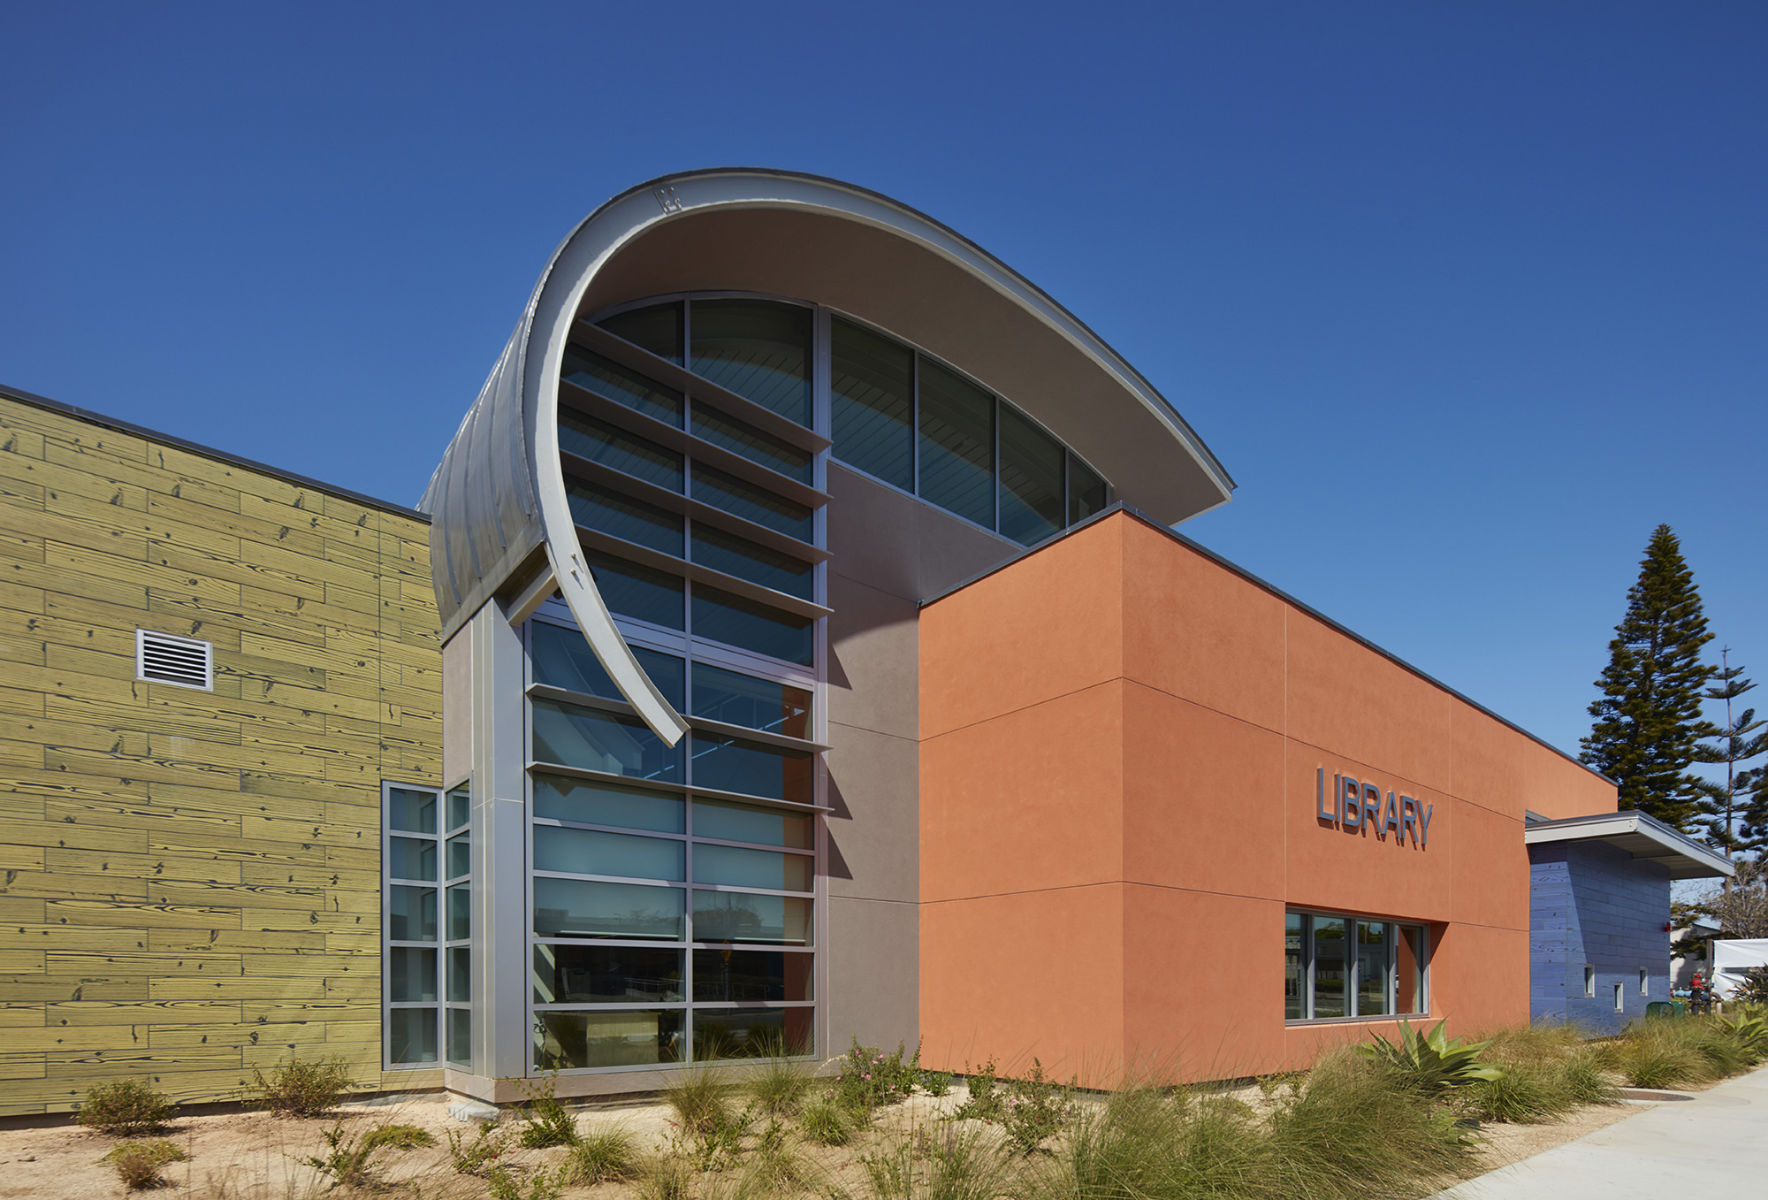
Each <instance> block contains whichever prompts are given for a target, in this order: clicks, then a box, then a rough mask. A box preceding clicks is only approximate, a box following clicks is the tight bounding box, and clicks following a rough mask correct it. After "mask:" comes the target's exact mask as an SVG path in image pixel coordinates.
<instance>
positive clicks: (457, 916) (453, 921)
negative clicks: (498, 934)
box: [447, 883, 473, 942]
mask: <svg viewBox="0 0 1768 1200" xmlns="http://www.w3.org/2000/svg"><path fill="white" fill-rule="evenodd" d="M472 892H473V889H472V885H471V884H466V883H457V884H455V885H454V886H453V887H451V888H449V889H448V938H447V940H448V941H451V942H463V941H465V940H466V939H468V938H470V937H472V936H473V896H472Z"/></svg>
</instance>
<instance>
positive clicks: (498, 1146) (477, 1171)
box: [448, 1121, 503, 1175]
mask: <svg viewBox="0 0 1768 1200" xmlns="http://www.w3.org/2000/svg"><path fill="white" fill-rule="evenodd" d="M502 1154H503V1133H502V1131H501V1130H499V1129H498V1127H497V1122H496V1121H487V1122H485V1123H484V1124H483V1125H481V1126H479V1132H478V1135H477V1136H475V1137H474V1138H473V1140H472V1141H470V1142H469V1141H467V1139H466V1137H465V1135H464V1134H461V1133H457V1132H454V1131H452V1130H451V1131H450V1132H449V1134H448V1157H449V1158H450V1160H452V1161H453V1163H454V1169H455V1171H457V1172H458V1173H460V1174H462V1175H482V1174H484V1173H485V1172H486V1171H487V1170H489V1169H490V1168H491V1167H493V1166H495V1165H496V1163H497V1159H498V1157H499V1156H500V1155H502Z"/></svg>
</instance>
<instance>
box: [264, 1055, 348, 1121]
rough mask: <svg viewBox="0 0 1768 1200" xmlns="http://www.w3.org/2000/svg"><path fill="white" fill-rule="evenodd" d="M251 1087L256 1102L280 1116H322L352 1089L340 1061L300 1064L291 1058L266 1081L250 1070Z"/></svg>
mask: <svg viewBox="0 0 1768 1200" xmlns="http://www.w3.org/2000/svg"><path fill="white" fill-rule="evenodd" d="M252 1084H253V1087H252V1090H253V1091H254V1092H256V1093H257V1095H256V1097H255V1100H256V1102H257V1103H259V1104H262V1105H263V1106H264V1107H265V1108H268V1109H269V1110H270V1111H271V1112H273V1113H276V1114H277V1115H278V1116H283V1117H321V1116H324V1115H325V1114H326V1113H328V1112H330V1111H331V1110H332V1109H334V1108H336V1107H337V1106H338V1101H339V1100H341V1099H343V1097H344V1093H346V1092H349V1091H351V1090H353V1089H354V1088H355V1087H356V1084H355V1083H354V1082H353V1081H352V1080H351V1078H350V1066H349V1064H348V1063H347V1062H345V1061H344V1060H343V1059H341V1058H312V1059H307V1060H306V1061H302V1060H300V1059H297V1058H294V1057H293V1056H291V1057H290V1058H289V1060H288V1061H287V1062H286V1063H284V1064H282V1065H281V1066H280V1067H277V1068H276V1069H275V1070H273V1071H272V1072H271V1073H270V1077H269V1078H268V1079H266V1078H265V1077H264V1072H262V1071H260V1070H259V1069H258V1068H256V1067H253V1068H252Z"/></svg>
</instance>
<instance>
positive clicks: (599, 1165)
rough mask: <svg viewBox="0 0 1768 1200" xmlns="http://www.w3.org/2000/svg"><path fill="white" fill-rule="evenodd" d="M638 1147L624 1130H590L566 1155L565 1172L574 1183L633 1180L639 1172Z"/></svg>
mask: <svg viewBox="0 0 1768 1200" xmlns="http://www.w3.org/2000/svg"><path fill="white" fill-rule="evenodd" d="M638 1168H639V1157H638V1150H637V1149H636V1148H635V1147H634V1145H633V1142H632V1135H631V1134H629V1133H627V1132H626V1131H625V1130H624V1129H601V1130H597V1131H596V1132H594V1133H586V1134H583V1135H581V1136H580V1137H579V1138H578V1139H577V1144H576V1145H575V1146H573V1147H571V1153H570V1154H569V1155H567V1156H566V1158H565V1167H564V1170H565V1175H566V1177H567V1179H568V1181H569V1182H571V1183H582V1184H596V1183H607V1182H609V1181H611V1180H616V1179H631V1178H633V1177H634V1176H636V1175H637V1174H638Z"/></svg>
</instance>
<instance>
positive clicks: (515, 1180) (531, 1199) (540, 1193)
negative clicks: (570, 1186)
mask: <svg viewBox="0 0 1768 1200" xmlns="http://www.w3.org/2000/svg"><path fill="white" fill-rule="evenodd" d="M569 1172H570V1168H569V1166H566V1167H561V1168H559V1170H558V1171H556V1172H554V1171H548V1170H547V1169H546V1168H545V1167H536V1168H534V1170H532V1171H528V1172H523V1171H521V1170H518V1169H517V1168H515V1167H513V1166H511V1165H510V1164H508V1163H499V1164H498V1165H497V1166H495V1167H492V1168H491V1170H490V1172H489V1173H487V1174H486V1176H485V1193H486V1195H488V1196H489V1197H490V1198H491V1200H557V1198H558V1195H559V1193H560V1192H562V1191H563V1190H564V1186H565V1178H566V1176H567V1175H568V1174H569ZM524 1182H526V1183H527V1185H528V1190H527V1191H525V1192H524V1191H523V1190H522V1184H523V1183H524Z"/></svg>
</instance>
